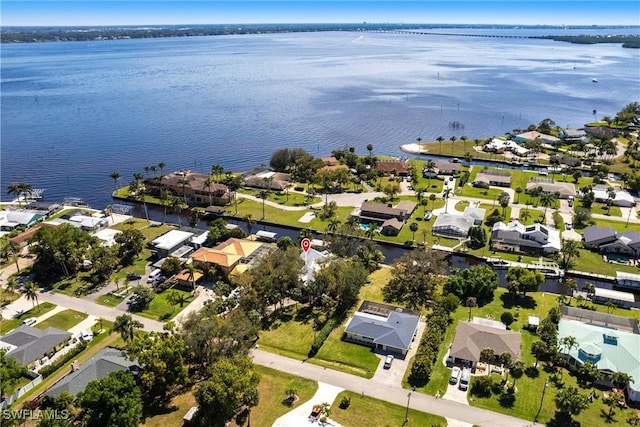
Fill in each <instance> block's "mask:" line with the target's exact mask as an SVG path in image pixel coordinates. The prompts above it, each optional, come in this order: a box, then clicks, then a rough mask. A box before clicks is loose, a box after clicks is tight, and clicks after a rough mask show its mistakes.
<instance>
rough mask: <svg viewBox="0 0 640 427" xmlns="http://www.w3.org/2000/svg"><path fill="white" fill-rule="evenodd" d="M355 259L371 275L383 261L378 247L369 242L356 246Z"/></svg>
mask: <svg viewBox="0 0 640 427" xmlns="http://www.w3.org/2000/svg"><path fill="white" fill-rule="evenodd" d="M356 257H357V258H358V259H359V260H360V262H361V263H362V265H364V266H365V268H366V269H367V270H369V272H371V273H373V272H374V271H376V270H377V269H378V266H379V264H380V263H381V262H383V261H384V253H383V252H382V251H381V250H380V247H379V246H378V245H376V244H375V243H374V242H372V241H371V240H368V241H366V242H365V243H364V245H361V246H358V248H357V249H356Z"/></svg>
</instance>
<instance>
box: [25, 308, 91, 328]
mask: <svg viewBox="0 0 640 427" xmlns="http://www.w3.org/2000/svg"><path fill="white" fill-rule="evenodd" d="M87 316H88V315H87V314H85V313H80V312H79V311H76V310H71V309H69V310H64V311H61V312H60V313H56V314H54V315H53V316H51V317H49V318H47V319H44V320H43V321H42V322H39V323H37V324H36V325H35V326H34V327H36V328H38V329H43V330H44V329H47V328H49V327H54V328H58V329H62V330H63V331H67V330H69V329H71V328H73V327H74V326H75V325H77V324H78V323H80V322H82V321H83V320H84V319H86V318H87Z"/></svg>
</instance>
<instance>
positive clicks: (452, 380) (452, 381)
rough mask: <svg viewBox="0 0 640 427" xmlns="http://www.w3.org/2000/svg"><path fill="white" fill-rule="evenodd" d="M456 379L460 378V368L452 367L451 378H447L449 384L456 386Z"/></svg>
mask: <svg viewBox="0 0 640 427" xmlns="http://www.w3.org/2000/svg"><path fill="white" fill-rule="evenodd" d="M458 378H460V368H459V367H457V366H454V367H453V368H452V369H451V376H450V377H449V384H451V385H456V384H458Z"/></svg>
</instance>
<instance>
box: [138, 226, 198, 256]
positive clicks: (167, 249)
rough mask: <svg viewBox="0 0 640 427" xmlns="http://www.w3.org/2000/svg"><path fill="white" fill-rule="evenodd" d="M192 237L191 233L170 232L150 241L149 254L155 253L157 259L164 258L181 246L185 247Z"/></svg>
mask: <svg viewBox="0 0 640 427" xmlns="http://www.w3.org/2000/svg"><path fill="white" fill-rule="evenodd" d="M192 237H193V233H191V232H188V231H181V230H171V231H168V232H166V233H164V234H163V235H162V236H160V237H158V238H156V239H155V240H152V241H151V243H149V245H150V246H151V252H153V253H155V254H156V255H157V256H158V258H164V257H167V256H169V255H170V254H171V253H172V252H174V251H175V250H176V249H178V248H180V247H181V246H183V245H186V244H187V243H188V242H189V241H190V240H191V238H192Z"/></svg>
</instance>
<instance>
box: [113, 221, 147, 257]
mask: <svg viewBox="0 0 640 427" xmlns="http://www.w3.org/2000/svg"><path fill="white" fill-rule="evenodd" d="M114 240H115V242H116V243H117V244H118V245H119V247H118V256H119V257H120V262H121V263H122V265H131V264H132V263H133V261H134V260H135V259H136V258H137V257H138V254H139V253H140V252H141V251H142V249H144V242H145V238H144V234H142V231H140V230H138V229H137V228H126V229H124V230H122V232H121V233H118V234H117V235H116V236H115V238H114Z"/></svg>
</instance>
